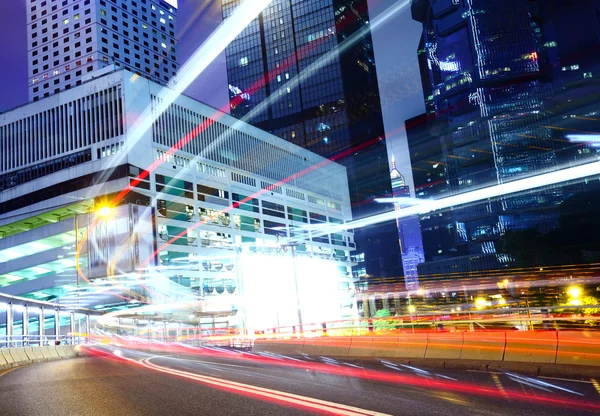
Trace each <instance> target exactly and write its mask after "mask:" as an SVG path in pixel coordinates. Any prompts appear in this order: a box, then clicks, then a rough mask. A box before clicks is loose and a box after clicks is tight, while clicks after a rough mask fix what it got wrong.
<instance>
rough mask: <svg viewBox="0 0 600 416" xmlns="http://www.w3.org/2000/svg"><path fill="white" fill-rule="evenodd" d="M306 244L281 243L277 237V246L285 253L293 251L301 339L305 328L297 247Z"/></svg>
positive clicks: (295, 242)
mask: <svg viewBox="0 0 600 416" xmlns="http://www.w3.org/2000/svg"><path fill="white" fill-rule="evenodd" d="M302 244H304V243H299V242H297V241H290V242H287V243H280V242H279V235H277V245H278V246H279V248H281V249H282V250H283V251H287V249H288V248H291V250H292V268H293V270H294V285H295V288H296V306H297V308H298V329H299V331H300V337H304V326H303V324H302V309H301V307H300V290H299V289H298V274H297V273H296V247H298V246H299V245H302Z"/></svg>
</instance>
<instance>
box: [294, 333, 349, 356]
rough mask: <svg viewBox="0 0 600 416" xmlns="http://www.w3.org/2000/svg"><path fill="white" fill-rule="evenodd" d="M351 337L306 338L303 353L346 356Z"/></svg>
mask: <svg viewBox="0 0 600 416" xmlns="http://www.w3.org/2000/svg"><path fill="white" fill-rule="evenodd" d="M350 343H351V339H350V338H349V337H319V338H306V339H305V340H304V346H303V348H302V353H303V354H306V355H312V356H317V355H327V356H330V357H346V356H348V350H349V349H350Z"/></svg>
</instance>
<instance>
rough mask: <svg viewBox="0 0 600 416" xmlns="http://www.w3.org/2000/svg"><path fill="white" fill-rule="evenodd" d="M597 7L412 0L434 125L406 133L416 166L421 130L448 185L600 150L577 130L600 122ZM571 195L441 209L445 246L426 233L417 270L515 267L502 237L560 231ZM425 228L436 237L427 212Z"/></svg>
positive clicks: (459, 189) (532, 170)
mask: <svg viewBox="0 0 600 416" xmlns="http://www.w3.org/2000/svg"><path fill="white" fill-rule="evenodd" d="M598 13H600V2H598V1H597V0H582V1H581V2H563V1H559V0H556V1H555V0H550V1H546V0H544V1H541V0H503V1H501V2H498V1H493V0H453V1H450V0H444V1H441V0H440V1H434V0H413V1H412V15H413V18H414V19H415V20H417V21H419V22H421V23H422V24H423V36H422V40H421V44H420V45H419V64H420V67H421V75H422V80H423V85H424V88H423V89H424V93H425V97H424V98H425V104H426V109H427V116H426V120H427V123H428V129H425V130H426V131H425V132H423V133H419V134H417V132H414V133H415V136H414V137H415V139H416V141H413V143H412V145H411V143H410V139H409V146H410V147H411V158H412V163H413V170H414V169H415V167H416V166H418V164H419V163H421V162H422V161H423V160H424V159H423V152H422V150H419V148H421V149H422V148H423V144H422V143H421V142H422V141H423V140H424V139H426V140H431V144H430V145H427V148H428V149H430V150H432V151H433V150H434V149H439V153H440V155H439V156H440V157H437V156H435V155H434V156H435V158H428V160H434V162H433V163H435V165H436V166H438V165H439V166H440V167H441V166H443V169H444V172H443V177H444V179H445V184H442V186H443V188H444V192H447V193H448V194H459V193H465V192H470V191H475V190H478V189H482V188H484V187H488V186H493V185H498V184H504V183H507V182H511V181H514V180H518V179H523V178H526V177H531V176H535V175H539V174H543V173H545V172H549V171H554V170H558V169H561V168H564V167H568V166H571V165H574V164H579V163H585V162H587V161H589V160H593V158H595V157H596V158H597V156H595V155H596V153H597V152H596V149H594V148H593V147H592V146H590V145H589V143H590V141H587V139H586V137H581V136H580V135H579V136H578V133H577V132H581V131H584V132H586V133H585V134H586V135H589V134H592V133H594V131H597V121H596V120H595V114H597V113H596V111H597V110H596V109H595V107H594V104H592V103H597V99H598V98H597V97H598V91H599V89H598V87H597V85H596V84H597V81H594V76H595V75H594V74H595V72H596V71H597V68H598V67H599V63H600V62H599V61H598V59H597V57H596V55H594V54H593V53H591V51H597V50H599V49H600V43H599V41H598V39H599V36H598V35H599V33H600V32H599V30H598V29H599V27H598V23H597V20H595V19H594V16H596V15H598ZM575 26H577V29H575ZM596 134H597V133H596ZM418 135H420V136H421V139H419V138H418V137H417V136H418ZM584 136H585V135H584ZM413 145H414V146H413ZM419 153H420V154H419ZM435 153H437V150H436V151H435ZM434 170H435V169H433V170H432V169H430V168H427V169H426V171H427V172H428V174H431V175H432V176H431V178H427V180H429V179H432V180H434V183H435V179H440V178H441V176H439V175H438V174H437V173H435V172H434ZM434 178H435V179H434ZM417 186H419V185H417ZM585 186H587V185H585ZM424 189H425V190H424V191H423V195H419V193H417V197H423V198H427V197H432V196H434V195H433V194H432V191H433V190H434V188H433V187H430V186H429V185H427V186H426V188H424ZM435 189H437V190H439V187H435ZM571 192H573V190H571V189H569V187H568V186H565V187H554V188H552V189H544V190H540V191H537V192H532V193H527V194H520V195H511V196H510V197H506V198H501V199H496V200H488V201H486V202H485V203H477V204H471V205H469V206H459V207H454V208H453V209H452V210H451V211H449V212H445V213H437V215H438V216H439V217H440V223H439V224H436V225H437V226H438V229H441V226H442V225H444V228H445V229H446V230H447V231H448V232H447V233H445V237H444V238H437V237H436V240H437V244H438V247H434V246H433V245H432V244H430V241H433V240H432V239H431V238H426V237H425V234H424V235H423V240H424V243H425V248H426V250H425V253H426V260H427V261H426V262H425V263H424V264H422V265H420V266H419V274H420V275H423V274H424V275H430V276H436V277H439V276H448V275H449V273H454V272H460V273H465V272H470V271H481V270H489V269H499V268H505V267H509V266H511V264H512V260H511V258H510V256H507V255H506V254H502V253H500V252H499V251H500V250H498V245H497V243H498V240H499V239H501V238H502V236H503V235H504V233H505V232H506V231H507V230H523V229H530V228H535V229H537V230H538V231H539V232H542V233H543V232H546V231H549V230H551V229H553V228H554V227H556V226H557V225H558V209H557V207H558V205H559V204H560V203H561V202H562V201H563V200H564V198H565V197H566V196H568V194H569V193H571ZM425 193H428V194H429V195H425ZM431 217H432V215H428V216H427V221H429V218H431ZM421 228H422V229H423V230H429V231H428V233H429V235H430V236H434V235H435V233H432V232H430V231H431V227H428V226H424V222H423V218H422V221H421ZM432 248H437V253H439V254H440V256H439V257H438V256H436V255H435V252H432V251H431V249H432ZM431 257H433V259H432V261H429V258H431ZM436 257H437V258H436Z"/></svg>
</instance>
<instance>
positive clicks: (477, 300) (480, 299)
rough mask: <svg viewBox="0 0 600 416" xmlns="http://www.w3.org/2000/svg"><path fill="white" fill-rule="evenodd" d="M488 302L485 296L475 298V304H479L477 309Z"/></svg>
mask: <svg viewBox="0 0 600 416" xmlns="http://www.w3.org/2000/svg"><path fill="white" fill-rule="evenodd" d="M486 304H487V302H486V300H485V299H484V298H477V299H475V306H477V309H482V308H483V307H484V306H485V305H486Z"/></svg>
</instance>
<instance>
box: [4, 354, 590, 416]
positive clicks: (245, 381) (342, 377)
mask: <svg viewBox="0 0 600 416" xmlns="http://www.w3.org/2000/svg"><path fill="white" fill-rule="evenodd" d="M203 351H205V353H204V352H203V353H202V354H197V355H189V354H186V355H185V356H182V355H169V354H151V353H142V352H136V351H130V350H123V349H118V348H116V347H98V348H95V349H94V350H92V351H91V353H93V354H100V355H101V356H90V357H86V358H77V359H70V360H61V361H54V362H46V363H36V364H32V365H28V366H24V367H21V368H16V369H14V370H12V371H9V372H6V373H0V415H36V416H37V415H180V414H181V415H296V414H307V413H309V414H310V413H313V414H314V413H321V414H332V413H333V414H348V415H374V414H392V415H414V414H418V415H452V416H454V415H486V416H492V415H591V414H598V413H600V385H599V384H598V383H597V381H596V380H593V379H591V380H589V379H588V380H573V381H568V380H562V379H550V378H531V377H526V376H521V375H518V374H513V373H483V372H473V371H449V370H439V369H424V368H414V367H408V366H401V365H393V364H389V363H384V364H385V366H386V367H384V366H379V365H374V366H372V367H365V368H362V367H361V368H359V366H353V365H351V364H350V363H343V362H339V361H331V360H329V359H323V358H320V357H316V358H308V359H307V361H299V360H294V359H287V358H283V357H281V356H275V357H273V359H270V358H263V357H261V356H258V355H248V354H239V353H232V352H224V351H221V350H211V349H206V350H203ZM215 351H216V353H217V355H215V354H214V352H215ZM201 352H202V351H201ZM281 364H284V366H282V365H281ZM150 367H152V368H150ZM231 382H237V384H232V383H231ZM265 389H269V390H265ZM478 389H479V390H478ZM291 394H293V395H291ZM315 399H318V400H320V401H317V400H315ZM343 405H345V406H350V407H343ZM585 406H587V409H585ZM593 406H597V407H596V408H593ZM378 412H380V413H378Z"/></svg>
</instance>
